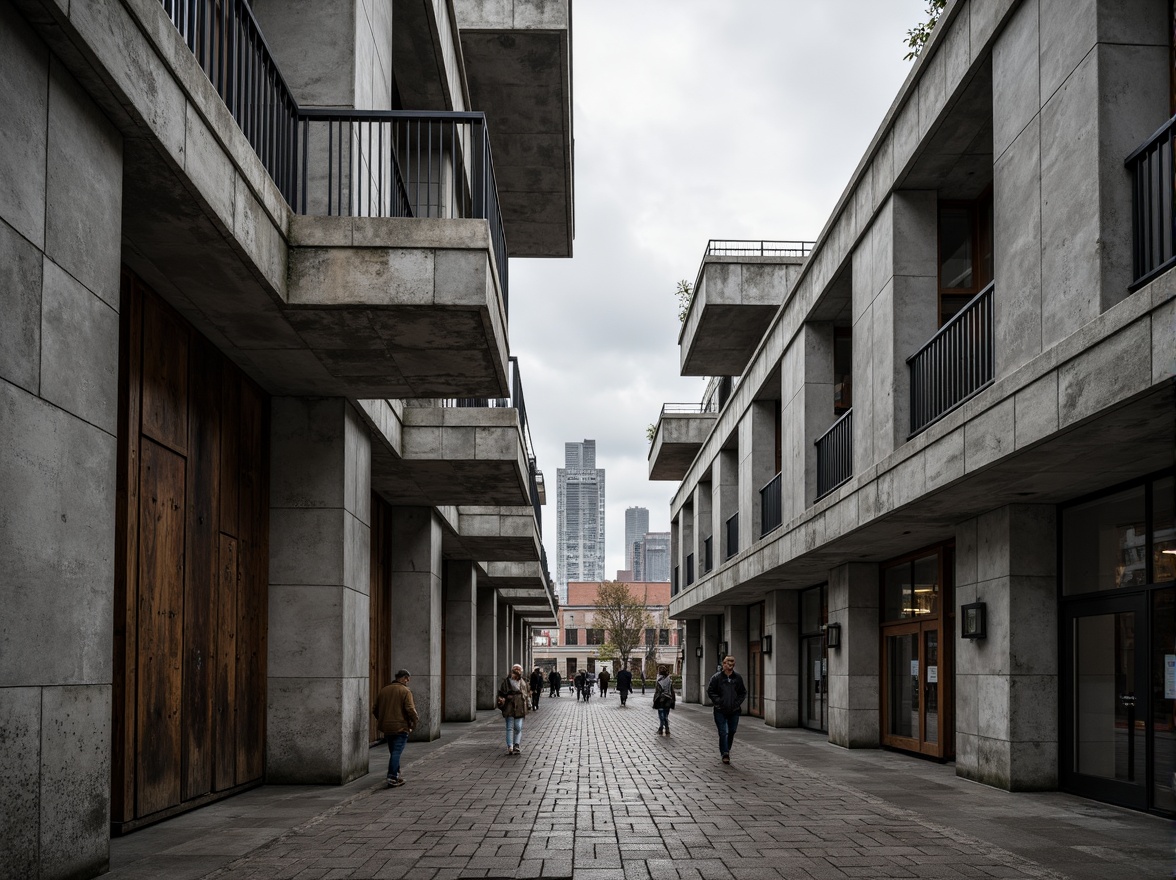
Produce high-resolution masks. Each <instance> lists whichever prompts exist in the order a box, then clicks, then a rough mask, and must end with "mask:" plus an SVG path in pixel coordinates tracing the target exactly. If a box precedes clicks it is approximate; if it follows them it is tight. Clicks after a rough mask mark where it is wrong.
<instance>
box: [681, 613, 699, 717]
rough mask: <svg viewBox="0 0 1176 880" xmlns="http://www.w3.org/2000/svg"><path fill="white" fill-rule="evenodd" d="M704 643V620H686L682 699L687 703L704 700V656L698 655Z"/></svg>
mask: <svg viewBox="0 0 1176 880" xmlns="http://www.w3.org/2000/svg"><path fill="white" fill-rule="evenodd" d="M701 644H702V621H701V620H698V619H697V618H695V619H694V620H687V621H686V644H685V645H684V646H683V648H684V650H685V652H686V653H685V656H684V659H683V664H682V666H683V668H682V699H684V700H685V701H686V702H687V703H698V702H701V701H702V700H703V695H702V681H700V678H701V672H702V658H700V657H699V656H697V655H698V647H699V646H700V645H701Z"/></svg>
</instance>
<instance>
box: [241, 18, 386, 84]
mask: <svg viewBox="0 0 1176 880" xmlns="http://www.w3.org/2000/svg"><path fill="white" fill-rule="evenodd" d="M252 5H253V6H254V10H255V13H254V14H255V15H256V16H257V19H258V22H259V23H260V24H261V27H262V30H263V33H264V34H265V38H266V42H267V43H268V44H269V45H270V47H271V48H272V49H273V52H274V57H275V60H276V61H277V63H278V66H279V67H280V68H281V71H282V76H283V77H284V78H285V80H286V82H287V83H288V84H289V85H290V89H291V91H292V92H293V93H294V95H295V97H296V99H297V100H298V102H299V103H300V104H303V105H304V106H319V107H360V106H367V105H362V104H358V103H356V100H355V97H356V95H355V91H356V81H357V78H358V76H359V71H361V70H363V68H360V67H359V66H358V64H357V59H356V50H357V46H356V42H357V41H356V30H357V26H359V24H360V22H358V21H357V17H358V16H357V8H356V7H357V6H358V4H357V3H355V2H350V3H343V4H338V3H327V2H321V0H302V2H299V3H298V4H297V5H296V6H294V7H293V9H291V7H290V5H289V4H287V3H280V2H273V0H254V2H253V4H252ZM290 13H294V14H290ZM365 24H366V23H365Z"/></svg>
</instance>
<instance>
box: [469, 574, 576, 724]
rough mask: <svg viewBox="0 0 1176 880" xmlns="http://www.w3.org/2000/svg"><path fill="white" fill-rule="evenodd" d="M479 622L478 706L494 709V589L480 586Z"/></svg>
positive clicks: (495, 597) (495, 615)
mask: <svg viewBox="0 0 1176 880" xmlns="http://www.w3.org/2000/svg"><path fill="white" fill-rule="evenodd" d="M477 621H478V633H477V654H478V682H477V687H478V696H477V701H478V702H477V705H478V708H479V709H493V708H494V695H495V694H496V693H497V691H498V675H497V672H498V591H497V590H495V589H494V588H493V587H486V586H481V585H479V586H478V613H477ZM561 674H562V673H561Z"/></svg>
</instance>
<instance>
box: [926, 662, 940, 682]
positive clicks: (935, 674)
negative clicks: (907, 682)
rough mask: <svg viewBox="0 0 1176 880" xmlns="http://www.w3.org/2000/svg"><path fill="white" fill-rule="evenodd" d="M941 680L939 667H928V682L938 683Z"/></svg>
mask: <svg viewBox="0 0 1176 880" xmlns="http://www.w3.org/2000/svg"><path fill="white" fill-rule="evenodd" d="M938 681H939V667H938V666H928V667H927V684H936V683H937V682H938Z"/></svg>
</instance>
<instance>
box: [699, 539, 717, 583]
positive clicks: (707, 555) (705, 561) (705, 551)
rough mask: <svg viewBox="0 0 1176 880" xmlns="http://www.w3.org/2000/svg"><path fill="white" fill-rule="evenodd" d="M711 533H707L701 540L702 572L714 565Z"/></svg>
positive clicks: (707, 570)
mask: <svg viewBox="0 0 1176 880" xmlns="http://www.w3.org/2000/svg"><path fill="white" fill-rule="evenodd" d="M712 539H713V536H712V535H707V536H706V538H704V539H703V541H702V573H703V574H706V573H707V572H709V571H710V570H711V569H713V568H714V567H715V556H714V551H713V545H714V540H712Z"/></svg>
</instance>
